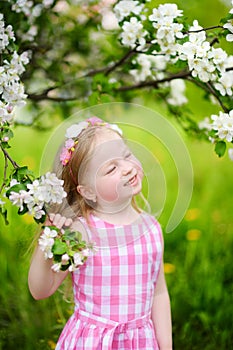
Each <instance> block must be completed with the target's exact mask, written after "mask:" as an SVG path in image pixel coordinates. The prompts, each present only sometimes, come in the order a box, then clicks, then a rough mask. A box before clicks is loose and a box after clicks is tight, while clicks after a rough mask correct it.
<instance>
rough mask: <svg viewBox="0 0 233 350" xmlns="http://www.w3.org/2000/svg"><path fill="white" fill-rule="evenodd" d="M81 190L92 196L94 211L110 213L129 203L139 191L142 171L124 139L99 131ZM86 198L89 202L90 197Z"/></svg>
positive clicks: (112, 133)
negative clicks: (95, 206)
mask: <svg viewBox="0 0 233 350" xmlns="http://www.w3.org/2000/svg"><path fill="white" fill-rule="evenodd" d="M85 173H86V175H85V179H84V181H83V183H84V187H85V188H86V189H87V190H89V192H86V193H89V194H90V195H91V194H92V195H93V197H92V200H93V201H96V203H97V208H96V209H97V210H98V209H99V210H101V211H106V212H108V213H109V212H113V211H117V210H119V209H122V208H124V206H125V205H128V204H129V203H131V199H132V197H133V196H134V195H136V194H138V193H139V192H140V191H141V187H142V178H143V170H142V167H141V164H140V162H139V161H138V160H137V159H136V158H135V157H134V155H133V154H132V152H131V151H130V150H129V148H128V147H127V145H126V144H125V142H124V141H123V139H122V138H121V137H120V136H119V135H118V134H117V133H115V132H113V131H111V130H108V129H107V130H105V129H104V130H101V131H100V132H99V134H97V137H96V143H95V149H94V152H93V154H92V156H91V157H90V159H89V160H88V165H87V169H86V172H85ZM88 199H91V197H89V198H88Z"/></svg>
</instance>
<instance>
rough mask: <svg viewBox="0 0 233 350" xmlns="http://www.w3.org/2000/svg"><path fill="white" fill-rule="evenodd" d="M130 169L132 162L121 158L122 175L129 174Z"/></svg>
mask: <svg viewBox="0 0 233 350" xmlns="http://www.w3.org/2000/svg"><path fill="white" fill-rule="evenodd" d="M132 170H133V166H132V163H131V162H128V161H125V160H123V161H122V174H123V175H124V176H126V175H129V174H130V173H131V172H132Z"/></svg>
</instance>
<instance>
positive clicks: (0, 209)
mask: <svg viewBox="0 0 233 350" xmlns="http://www.w3.org/2000/svg"><path fill="white" fill-rule="evenodd" d="M0 215H1V216H2V217H3V220H4V222H5V225H9V221H8V220H7V210H6V209H5V208H3V207H1V206H0Z"/></svg>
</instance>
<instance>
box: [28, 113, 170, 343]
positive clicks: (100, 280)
mask: <svg viewBox="0 0 233 350" xmlns="http://www.w3.org/2000/svg"><path fill="white" fill-rule="evenodd" d="M66 136H67V137H68V139H69V140H73V141H74V142H73V143H72V142H71V143H72V147H71V146H69V145H68V144H67V143H66V146H65V147H64V148H63V149H62V152H61V153H60V156H59V160H58V162H59V163H60V166H61V167H62V172H61V178H62V179H63V180H64V189H65V190H66V192H67V201H68V204H69V208H70V209H72V212H73V213H74V215H73V218H72V219H71V218H70V217H69V218H68V219H67V218H66V216H65V215H64V212H63V213H61V214H58V213H56V214H50V217H49V220H48V221H47V223H46V224H47V225H49V224H50V225H55V226H57V227H58V228H62V227H65V226H71V228H72V229H73V230H75V231H79V232H81V233H82V235H83V238H84V239H85V240H91V241H95V243H96V246H97V251H96V252H93V253H91V255H90V256H89V257H88V258H87V260H86V262H85V263H84V264H83V265H80V267H79V268H78V269H77V270H75V271H72V272H69V271H68V270H67V271H59V272H54V271H53V270H52V269H51V266H52V265H53V262H52V261H51V260H52V259H47V260H45V259H44V255H43V252H42V251H41V250H40V249H39V247H37V249H36V251H35V253H34V256H33V258H32V262H31V266H30V270H29V279H28V280H29V288H30V291H31V294H32V296H33V297H34V298H35V299H43V298H46V297H49V296H50V295H51V294H53V293H54V292H55V291H56V290H57V288H58V287H59V286H60V285H61V283H62V281H63V280H64V279H65V277H66V276H67V275H68V274H69V273H71V274H72V281H73V291H74V301H75V310H74V313H73V315H72V316H71V318H70V319H69V320H68V322H67V324H66V326H65V327H64V329H63V331H62V333H61V335H60V338H59V340H58V343H57V346H56V350H65V349H66V350H82V349H83V350H110V349H115V350H117V349H118V350H120V349H121V350H123V349H135V350H136V349H137V350H158V349H159V350H171V349H172V335H171V333H172V332H171V313H170V300H169V295H168V292H167V287H166V282H165V278H164V270H163V238H162V233H161V228H160V225H159V223H158V222H157V221H156V220H155V219H154V217H152V216H150V215H149V214H147V213H145V212H143V211H142V210H140V209H139V208H138V207H137V205H136V202H135V199H134V197H135V195H137V194H139V193H140V191H141V186H142V178H143V171H142V168H141V164H140V163H139V161H138V160H137V159H136V158H135V157H134V156H133V154H132V153H131V151H130V150H129V148H128V147H127V145H126V143H125V142H124V140H123V138H122V136H121V131H120V129H118V128H117V127H116V126H115V125H111V124H108V123H105V122H103V121H102V120H100V119H98V118H96V117H93V118H90V119H87V120H86V121H84V122H81V123H79V124H75V125H72V126H71V127H69V128H68V130H67V133H66ZM69 142H70V141H69ZM58 168H59V167H58Z"/></svg>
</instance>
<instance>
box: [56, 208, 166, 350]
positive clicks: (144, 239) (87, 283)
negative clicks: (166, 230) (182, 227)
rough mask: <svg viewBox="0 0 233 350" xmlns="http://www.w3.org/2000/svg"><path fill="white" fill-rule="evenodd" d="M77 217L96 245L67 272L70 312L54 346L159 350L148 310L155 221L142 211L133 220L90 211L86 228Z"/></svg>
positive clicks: (158, 243) (155, 258)
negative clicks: (116, 220) (118, 221)
mask: <svg viewBox="0 0 233 350" xmlns="http://www.w3.org/2000/svg"><path fill="white" fill-rule="evenodd" d="M80 220H81V222H82V223H83V225H84V226H85V228H86V230H87V232H88V235H89V237H90V238H91V239H92V240H93V239H95V241H96V244H97V246H99V248H98V250H97V252H95V253H93V255H91V256H89V257H88V259H87V261H86V262H85V264H84V265H82V266H81V267H80V268H79V269H78V270H76V271H75V272H73V273H72V278H73V289H74V300H75V311H74V314H73V315H72V316H71V318H70V319H69V320H68V322H67V324H66V325H65V327H64V329H63V331H62V333H61V335H60V338H59V340H58V343H57V346H56V350H112V349H113V350H127V349H134V350H158V349H159V347H158V344H157V340H156V336H155V331H154V326H153V324H152V320H151V315H150V312H151V306H152V302H153V295H154V288H155V285H156V281H157V277H158V273H159V269H160V266H161V261H162V233H161V228H160V225H159V223H158V222H157V221H156V220H155V219H154V217H152V216H150V215H148V214H146V213H142V214H140V221H139V222H138V223H135V224H132V225H122V226H115V225H113V224H109V223H107V222H105V221H103V220H100V219H98V218H97V217H95V216H93V215H91V221H90V222H91V227H92V228H91V229H90V224H89V225H88V224H87V222H86V221H85V220H84V219H83V218H81V219H80ZM93 232H95V233H93ZM96 232H97V233H99V235H98V234H96ZM106 240H108V244H106Z"/></svg>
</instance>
